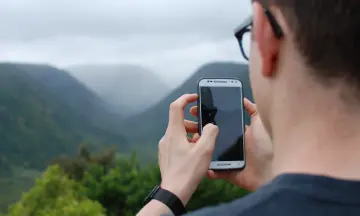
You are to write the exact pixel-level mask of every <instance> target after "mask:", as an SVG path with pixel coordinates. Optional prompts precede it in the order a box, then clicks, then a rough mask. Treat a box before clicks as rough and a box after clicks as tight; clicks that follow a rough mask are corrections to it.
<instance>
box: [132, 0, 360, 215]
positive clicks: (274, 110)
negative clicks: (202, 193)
mask: <svg viewBox="0 0 360 216" xmlns="http://www.w3.org/2000/svg"><path fill="white" fill-rule="evenodd" d="M252 8H253V18H252V19H251V20H250V21H251V22H249V23H247V24H246V25H245V26H243V27H242V28H241V29H240V30H239V31H238V32H237V34H236V35H237V37H238V38H240V39H241V38H242V36H243V34H244V33H245V32H247V31H248V29H251V33H252V42H251V55H250V58H249V59H250V62H249V68H250V79H251V85H252V88H253V94H254V98H255V101H256V102H257V106H256V108H255V105H254V104H251V103H250V102H249V101H247V100H245V107H246V109H247V111H248V112H250V113H251V114H252V122H251V126H250V128H248V129H247V130H246V140H245V143H246V154H247V167H246V168H245V170H243V171H241V172H238V173H232V174H229V175H228V176H225V174H221V173H214V172H209V171H207V169H208V166H209V162H210V160H211V153H212V150H213V148H214V145H215V138H216V136H217V132H218V129H217V128H216V127H215V126H214V125H207V126H206V127H205V129H204V133H203V135H202V137H201V138H200V139H198V138H195V139H194V140H191V139H187V138H186V131H188V132H194V130H195V127H196V123H192V122H188V121H185V122H184V120H183V116H184V115H183V109H184V107H185V106H186V105H187V104H188V103H190V102H193V101H195V100H196V97H197V96H196V95H185V96H182V97H181V98H179V99H178V100H177V101H175V102H174V103H173V104H172V105H171V107H170V119H169V125H168V128H167V131H166V134H165V136H164V137H163V139H162V140H161V141H160V143H159V165H160V169H161V175H162V182H161V185H160V186H161V189H162V190H165V191H168V192H169V193H170V194H172V195H173V196H175V197H177V198H178V199H180V200H181V202H182V204H183V205H186V203H187V202H188V201H189V200H190V198H191V195H192V193H193V192H194V191H195V189H196V187H197V186H198V184H199V183H200V182H201V179H202V177H203V175H205V174H206V173H207V172H208V175H209V176H210V177H212V178H228V179H230V180H231V181H232V182H233V183H234V184H236V185H239V186H241V187H245V188H247V189H250V190H256V191H255V192H254V193H252V194H250V195H248V196H246V197H245V198H243V199H241V200H237V201H234V202H232V203H230V204H224V205H221V206H218V207H212V208H206V209H203V210H200V211H198V212H193V213H191V214H189V215H194V216H200V215H224V216H225V215H237V216H247V215H251V216H258V215H276V216H283V215H292V216H297V215H299V216H300V215H301V216H303V215H308V216H309V215H310V216H311V215H316V216H319V215H327V216H334V215H360V169H359V164H360V132H359V131H360V106H359V105H360V90H359V86H360V59H359V57H358V55H357V53H358V52H360V40H359V39H360V13H359V11H360V1H359V0H263V1H259V0H258V1H253V2H252ZM242 51H244V49H243V47H242ZM243 54H245V52H243ZM256 110H257V111H256ZM195 111H196V108H193V109H192V112H195ZM259 115H260V116H261V120H260V116H259ZM265 131H266V132H265ZM267 132H268V133H267ZM268 135H269V136H270V138H271V139H269V138H268ZM270 140H271V141H270ZM272 149H273V152H272ZM219 196H220V195H219ZM171 197H172V196H171ZM173 200H176V198H174V199H173ZM174 202H175V201H174ZM168 206H170V207H173V206H172V205H171V204H169V203H164V202H161V201H158V200H155V199H152V200H151V201H150V202H148V204H147V205H146V206H145V207H144V208H143V209H142V210H141V211H140V212H139V215H162V214H166V213H170V214H171V210H174V209H175V210H177V209H176V208H173V209H171V208H170V209H171V210H170V209H169V207H168ZM176 213H177V214H178V212H176Z"/></svg>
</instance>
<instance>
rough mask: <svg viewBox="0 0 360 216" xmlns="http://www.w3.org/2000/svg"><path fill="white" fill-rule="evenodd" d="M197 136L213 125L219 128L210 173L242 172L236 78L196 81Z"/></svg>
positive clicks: (240, 106) (241, 130)
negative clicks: (207, 125) (207, 126)
mask: <svg viewBox="0 0 360 216" xmlns="http://www.w3.org/2000/svg"><path fill="white" fill-rule="evenodd" d="M198 95H199V98H198V102H197V103H198V121H199V134H200V135H201V134H202V130H203V127H205V125H206V124H209V123H212V124H214V125H217V126H218V128H219V135H218V137H217V140H216V145H215V149H214V152H213V155H212V161H211V163H210V167H209V169H211V170H233V169H244V168H245V152H244V151H245V148H244V147H245V144H244V104H243V103H244V96H243V85H242V82H241V81H240V80H238V79H236V78H202V79H200V80H199V81H198Z"/></svg>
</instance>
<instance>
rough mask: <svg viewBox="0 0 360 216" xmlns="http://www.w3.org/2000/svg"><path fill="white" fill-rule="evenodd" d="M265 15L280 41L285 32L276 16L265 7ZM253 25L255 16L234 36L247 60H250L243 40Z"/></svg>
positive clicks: (248, 19)
mask: <svg viewBox="0 0 360 216" xmlns="http://www.w3.org/2000/svg"><path fill="white" fill-rule="evenodd" d="M264 13H265V15H266V17H267V18H268V20H269V22H270V25H271V27H272V29H273V31H274V34H275V37H276V38H277V39H279V40H280V39H281V38H282V37H283V36H284V32H283V30H282V29H281V27H280V25H279V23H278V22H277V21H276V19H275V17H274V15H273V14H272V13H271V12H270V10H269V9H268V8H266V7H264ZM252 25H253V16H250V17H248V18H247V19H246V20H245V21H244V22H243V23H242V24H241V25H240V26H239V27H237V28H236V29H235V34H234V35H235V37H236V39H237V40H238V42H239V45H240V51H241V54H242V55H243V57H244V58H245V59H246V60H249V56H247V55H246V53H245V49H244V47H243V43H242V40H243V37H244V34H245V33H247V32H251V29H252Z"/></svg>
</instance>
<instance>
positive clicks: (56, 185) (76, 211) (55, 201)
mask: <svg viewBox="0 0 360 216" xmlns="http://www.w3.org/2000/svg"><path fill="white" fill-rule="evenodd" d="M84 192H85V189H84V188H83V187H82V186H81V184H79V183H78V182H75V181H73V180H70V179H69V178H67V176H66V175H64V174H63V172H62V170H61V169H60V167H58V166H52V167H49V168H48V169H47V171H46V172H45V173H44V174H43V176H42V177H41V178H40V179H38V180H37V181H36V185H35V186H34V187H33V188H32V189H31V190H30V191H29V192H27V193H25V194H23V196H22V199H21V200H20V201H19V202H18V203H16V204H15V205H13V206H12V207H11V208H10V210H9V215H11V216H30V215H39V216H60V215H61V216H62V215H70V216H71V215H73V216H75V215H76V216H80V215H84V216H85V215H86V216H89V215H90V216H91V215H93V216H99V215H104V214H103V213H104V209H103V208H102V206H101V205H100V204H98V203H97V202H94V201H91V200H90V199H88V198H87V197H86V196H85V195H84Z"/></svg>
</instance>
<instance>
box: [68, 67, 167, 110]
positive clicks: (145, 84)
mask: <svg viewBox="0 0 360 216" xmlns="http://www.w3.org/2000/svg"><path fill="white" fill-rule="evenodd" d="M69 71H70V73H71V74H72V75H73V76H74V77H76V78H77V79H79V80H80V81H82V82H83V83H84V84H85V85H87V86H88V87H89V88H91V89H92V90H94V91H95V92H96V93H97V94H98V95H99V96H100V97H102V98H103V99H104V100H105V101H106V102H107V103H109V104H110V105H111V110H112V111H113V112H118V113H120V114H121V115H125V116H129V115H133V114H137V113H140V112H142V111H145V110H146V109H148V108H149V107H151V106H152V105H154V104H156V103H157V102H159V101H160V100H161V99H162V98H163V97H165V95H167V94H168V93H169V92H170V91H171V87H169V86H168V85H167V84H166V83H165V82H163V81H162V80H161V79H160V78H159V77H158V76H157V75H156V74H155V73H154V72H153V71H151V70H149V69H147V68H144V67H142V66H138V65H111V64H102V65H101V64H94V65H79V66H74V67H72V68H70V69H69Z"/></svg>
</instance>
